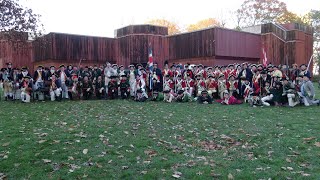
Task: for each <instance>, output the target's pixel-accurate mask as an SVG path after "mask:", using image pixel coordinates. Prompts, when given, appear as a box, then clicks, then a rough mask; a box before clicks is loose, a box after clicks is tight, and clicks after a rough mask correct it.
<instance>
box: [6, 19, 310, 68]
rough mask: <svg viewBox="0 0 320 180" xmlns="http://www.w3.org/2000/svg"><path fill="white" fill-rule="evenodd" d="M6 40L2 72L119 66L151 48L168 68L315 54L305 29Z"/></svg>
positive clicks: (283, 60) (132, 30)
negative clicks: (9, 65) (5, 69)
mask: <svg viewBox="0 0 320 180" xmlns="http://www.w3.org/2000/svg"><path fill="white" fill-rule="evenodd" d="M18 43H19V42H12V41H8V40H7V39H5V38H4V37H3V36H1V35H0V67H4V66H5V64H6V63H7V62H12V63H13V65H14V66H15V67H21V66H28V67H29V68H30V69H34V68H35V67H36V66H38V65H44V66H50V65H55V66H58V65H60V64H65V65H69V64H71V65H76V66H77V65H78V64H79V60H80V59H84V60H83V61H81V65H82V66H85V65H95V64H96V65H102V64H105V63H106V62H107V61H108V62H110V63H117V64H119V65H124V66H128V65H129V64H137V63H142V64H146V62H147V61H148V47H149V45H151V47H152V50H153V58H154V61H155V62H158V64H159V66H160V67H162V65H163V63H164V61H166V60H167V61H168V62H169V63H170V64H172V63H176V64H177V63H182V64H186V63H190V64H200V63H201V64H203V65H205V66H214V65H227V64H231V63H242V62H249V63H261V62H262V57H263V54H262V49H263V48H264V49H265V51H266V55H267V58H268V63H273V64H289V65H291V64H293V63H297V64H302V63H308V61H309V59H310V57H311V55H312V53H313V29H312V28H310V27H307V26H302V25H300V24H294V23H293V24H284V25H279V24H274V23H268V24H262V25H258V26H254V27H248V28H244V29H243V30H242V31H237V30H232V29H226V28H220V27H213V28H208V29H203V30H199V31H194V32H188V33H182V34H176V35H168V29H167V28H166V27H162V26H154V25H130V26H127V27H123V28H120V29H117V30H116V31H115V37H114V38H107V37H95V36H84V35H74V34H64V33H49V34H47V35H44V36H43V37H40V38H38V39H36V40H33V41H28V42H27V45H24V46H23V48H21V47H20V48H19V47H18V46H17V44H18Z"/></svg>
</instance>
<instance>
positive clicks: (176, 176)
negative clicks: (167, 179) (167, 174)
mask: <svg viewBox="0 0 320 180" xmlns="http://www.w3.org/2000/svg"><path fill="white" fill-rule="evenodd" d="M181 175H182V173H181V172H178V171H175V172H174V173H173V175H172V177H174V178H177V179H178V178H180V177H181Z"/></svg>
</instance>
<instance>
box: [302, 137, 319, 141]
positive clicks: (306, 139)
mask: <svg viewBox="0 0 320 180" xmlns="http://www.w3.org/2000/svg"><path fill="white" fill-rule="evenodd" d="M315 138H316V137H308V138H303V140H304V141H311V140H314V139H315Z"/></svg>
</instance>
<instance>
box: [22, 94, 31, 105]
mask: <svg viewBox="0 0 320 180" xmlns="http://www.w3.org/2000/svg"><path fill="white" fill-rule="evenodd" d="M30 98H31V97H30V95H29V94H28V93H26V92H24V91H22V92H21V101H22V102H25V103H28V102H30Z"/></svg>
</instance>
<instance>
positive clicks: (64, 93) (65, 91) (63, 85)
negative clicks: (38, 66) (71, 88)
mask: <svg viewBox="0 0 320 180" xmlns="http://www.w3.org/2000/svg"><path fill="white" fill-rule="evenodd" d="M61 89H62V98H66V99H69V94H68V87H67V85H66V83H61Z"/></svg>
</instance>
